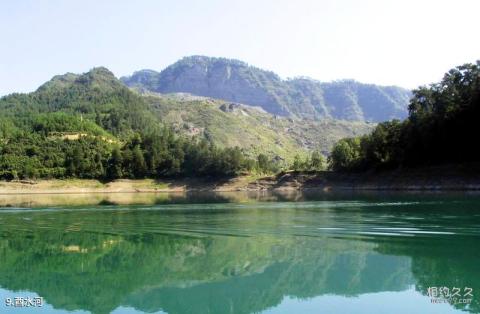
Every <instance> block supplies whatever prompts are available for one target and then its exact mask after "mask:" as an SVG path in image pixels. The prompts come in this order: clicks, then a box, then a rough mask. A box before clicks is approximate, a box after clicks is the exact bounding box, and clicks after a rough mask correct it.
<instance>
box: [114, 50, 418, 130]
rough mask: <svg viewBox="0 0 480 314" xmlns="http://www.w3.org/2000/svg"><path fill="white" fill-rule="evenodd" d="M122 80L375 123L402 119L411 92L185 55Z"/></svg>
mask: <svg viewBox="0 0 480 314" xmlns="http://www.w3.org/2000/svg"><path fill="white" fill-rule="evenodd" d="M121 80H122V81H123V82H124V83H125V84H126V85H128V86H130V87H138V88H143V89H146V90H149V91H153V92H158V93H179V92H180V93H190V94H193V95H198V96H205V97H211V98H217V99H223V100H226V101H231V102H237V103H243V104H247V105H253V106H260V107H262V108H263V109H264V110H265V111H267V112H269V113H272V114H275V115H280V116H288V117H295V118H308V119H314V120H320V119H325V118H329V119H342V120H350V121H371V122H380V121H386V120H390V119H394V118H397V119H403V118H405V117H406V116H407V104H408V100H409V98H410V96H411V92H410V91H409V90H407V89H403V88H400V87H396V86H378V85H373V84H362V83H359V82H356V81H353V80H343V81H335V82H331V83H322V82H319V81H316V80H313V79H309V78H295V79H289V80H282V79H281V78H280V77H279V76H278V75H277V74H275V73H273V72H270V71H265V70H262V69H259V68H256V67H253V66H249V65H248V64H247V63H245V62H242V61H239V60H231V59H225V58H211V57H205V56H191V57H185V58H183V59H181V60H179V61H177V62H176V63H174V64H172V65H170V66H168V67H167V68H166V69H164V70H163V71H161V72H156V71H153V70H141V71H138V72H135V73H134V74H133V75H132V76H129V77H123V78H121Z"/></svg>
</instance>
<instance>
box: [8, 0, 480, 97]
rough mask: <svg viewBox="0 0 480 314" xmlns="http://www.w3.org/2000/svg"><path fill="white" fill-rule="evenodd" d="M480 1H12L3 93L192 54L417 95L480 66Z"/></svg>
mask: <svg viewBox="0 0 480 314" xmlns="http://www.w3.org/2000/svg"><path fill="white" fill-rule="evenodd" d="M479 12H480V1H479V0H447V1H444V0H398V1H391V0H316V1H315V0H290V1H285V0H241V1H233V0H232V1H230V0H223V1H221V0H199V1H195V0H171V1H162V0H156V1H153V0H152V1H148V0H136V1H131V0H129V1H122V0H102V1H91V0H78V1H77V0H69V1H63V0H48V1H47V0H32V1H29V0H22V1H16V0H0V40H1V44H0V95H6V94H9V93H13V92H29V91H33V90H35V89H36V88H37V87H38V86H40V85H41V84H42V83H44V82H46V81H47V80H49V79H50V78H51V77H53V76H54V75H57V74H64V73H66V72H73V73H83V72H86V71H88V70H89V69H91V68H93V67H96V66H105V67H107V68H109V69H110V70H111V71H112V72H113V73H114V74H115V75H116V76H117V77H120V76H124V75H129V74H131V73H133V72H134V71H137V70H140V69H153V70H157V71H160V70H162V69H164V68H165V67H166V66H168V65H170V64H172V63H173V62H175V61H177V60H178V59H180V58H182V57H184V56H189V55H207V56H213V57H226V58H234V59H239V60H243V61H245V62H247V63H249V64H251V65H254V66H256V67H260V68H264V69H267V70H271V71H274V72H276V73H277V74H279V75H280V76H281V77H282V78H291V77H296V76H308V77H311V78H314V79H318V80H321V81H332V80H337V79H355V80H358V81H360V82H365V83H375V84H380V85H398V86H402V87H406V88H415V87H417V86H419V85H425V84H429V83H432V82H435V81H438V80H440V79H441V78H442V76H443V73H445V72H446V71H448V70H449V69H450V68H452V67H454V66H457V65H461V64H464V63H467V62H474V61H475V60H478V59H480V40H479V39H478V30H479V29H480V26H479V25H480V24H479V16H478V14H479Z"/></svg>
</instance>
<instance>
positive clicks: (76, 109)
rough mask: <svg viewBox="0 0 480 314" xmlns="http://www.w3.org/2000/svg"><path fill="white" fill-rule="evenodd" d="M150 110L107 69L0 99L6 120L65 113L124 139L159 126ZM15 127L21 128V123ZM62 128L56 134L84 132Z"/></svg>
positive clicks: (63, 78)
mask: <svg viewBox="0 0 480 314" xmlns="http://www.w3.org/2000/svg"><path fill="white" fill-rule="evenodd" d="M148 109H149V108H148V105H147V103H146V102H145V100H144V99H143V98H142V97H141V96H139V95H137V94H136V93H134V92H132V91H131V90H130V89H129V88H128V87H126V86H125V85H124V84H122V83H121V82H120V81H119V80H118V79H117V78H115V76H114V75H113V73H111V72H110V71H109V70H108V69H106V68H103V67H100V68H95V69H92V70H91V71H89V72H87V73H84V74H80V75H78V74H72V73H67V74H65V75H58V76H55V77H53V78H52V79H51V80H50V81H48V82H47V83H45V84H43V85H42V86H40V87H39V88H38V89H37V91H35V92H33V93H29V94H12V95H9V96H6V97H3V98H1V99H0V113H1V114H2V116H3V117H5V118H8V117H15V120H25V119H27V120H28V119H30V118H32V114H36V113H52V112H64V113H66V114H68V115H71V116H72V118H73V117H76V118H81V119H85V120H86V121H90V122H92V123H95V124H97V125H98V126H99V127H101V128H103V129H105V130H106V131H108V132H111V133H113V134H115V135H121V136H126V135H128V134H131V133H132V132H133V131H145V130H146V129H148V128H153V127H155V125H156V120H155V119H154V118H153V117H152V116H151V115H150V114H149V113H148ZM15 124H17V125H18V124H19V123H18V121H16V123H15ZM21 126H23V127H27V130H28V127H32V126H33V124H32V122H31V121H26V120H25V121H24V123H23V125H21ZM62 128H65V129H62ZM62 128H61V129H58V130H56V131H80V130H73V129H72V130H69V129H68V128H70V126H67V125H65V126H63V127H62ZM30 131H32V130H30Z"/></svg>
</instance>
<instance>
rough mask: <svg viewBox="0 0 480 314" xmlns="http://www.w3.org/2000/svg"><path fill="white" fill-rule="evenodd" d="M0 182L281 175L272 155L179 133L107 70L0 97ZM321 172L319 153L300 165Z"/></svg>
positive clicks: (61, 78)
mask: <svg viewBox="0 0 480 314" xmlns="http://www.w3.org/2000/svg"><path fill="white" fill-rule="evenodd" d="M0 112H1V114H2V116H1V118H0V179H3V180H14V179H36V178H89V179H102V180H113V179H117V178H146V177H149V178H158V177H175V176H232V175H237V174H240V173H243V172H259V173H270V172H275V171H278V170H279V166H278V164H277V163H275V162H274V161H273V160H272V158H271V157H268V156H266V155H264V154H259V155H258V156H251V155H248V156H247V154H245V153H244V152H243V151H242V150H241V149H240V148H237V147H233V148H229V147H227V148H218V147H217V146H215V145H214V144H213V143H212V142H208V141H206V140H204V139H200V138H196V137H188V136H182V135H179V134H176V133H175V132H173V131H172V129H171V128H169V127H168V126H165V125H163V124H162V123H161V121H159V120H158V119H156V118H155V115H154V114H153V113H152V111H151V108H149V106H148V104H147V103H146V102H145V100H144V98H143V97H141V96H140V95H138V94H136V93H134V92H132V91H131V90H130V89H129V88H127V87H126V86H124V85H123V84H122V83H121V82H120V81H118V80H117V79H116V78H115V77H114V76H113V74H112V73H111V72H110V71H108V70H107V69H105V68H96V69H93V70H92V71H90V72H88V73H85V74H82V75H75V74H67V75H63V76H58V77H54V78H53V79H52V80H51V81H49V82H48V83H46V84H44V85H42V86H41V87H40V88H39V89H38V90H37V91H35V92H33V93H30V94H13V95H9V96H5V97H3V98H1V99H0ZM295 167H297V168H299V169H300V168H301V169H319V168H320V167H323V160H322V158H321V155H319V154H318V153H314V154H313V155H312V158H307V159H300V158H299V157H298V158H296V159H295Z"/></svg>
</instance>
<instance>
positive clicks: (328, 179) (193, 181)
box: [0, 165, 480, 194]
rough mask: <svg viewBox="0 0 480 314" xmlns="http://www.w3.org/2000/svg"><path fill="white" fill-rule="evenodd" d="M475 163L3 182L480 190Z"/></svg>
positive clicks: (0, 187)
mask: <svg viewBox="0 0 480 314" xmlns="http://www.w3.org/2000/svg"><path fill="white" fill-rule="evenodd" d="M479 170H480V169H479V168H477V166H472V165H468V166H461V165H454V166H441V167H429V168H421V169H403V170H396V171H384V172H365V173H338V172H331V171H322V172H285V173H281V174H278V175H276V176H252V175H250V176H239V177H233V178H222V179H218V178H216V179H212V178H210V179H198V178H188V179H172V180H153V179H143V180H127V179H121V180H115V181H112V182H100V181H98V180H81V179H69V180H38V181H10V182H5V181H3V182H0V194H53V193H55V194H78V193H137V192H139V193H156V192H187V191H215V192H231V191H262V190H302V189H321V190H324V191H330V190H426V191H436V190H465V191H469V190H480V175H478V174H479V173H480V171H479Z"/></svg>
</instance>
